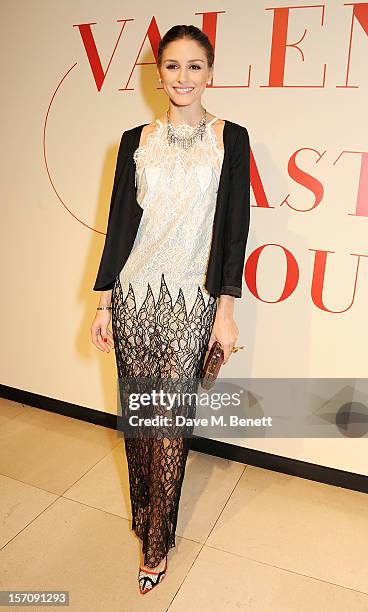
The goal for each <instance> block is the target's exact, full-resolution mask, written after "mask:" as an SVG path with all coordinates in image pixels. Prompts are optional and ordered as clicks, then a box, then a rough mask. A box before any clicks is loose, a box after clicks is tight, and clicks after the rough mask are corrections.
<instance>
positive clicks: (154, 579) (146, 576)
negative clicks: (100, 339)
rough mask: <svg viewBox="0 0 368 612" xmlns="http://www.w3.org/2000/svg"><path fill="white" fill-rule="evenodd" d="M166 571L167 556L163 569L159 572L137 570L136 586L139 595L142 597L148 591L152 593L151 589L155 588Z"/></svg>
mask: <svg viewBox="0 0 368 612" xmlns="http://www.w3.org/2000/svg"><path fill="white" fill-rule="evenodd" d="M166 569H167V555H166V557H165V567H164V569H163V570H161V571H159V572H149V571H148V570H144V569H142V568H139V573H138V584H139V591H140V593H141V594H142V595H144V594H145V593H148V591H152V589H153V588H154V587H155V586H157V585H158V584H159V583H160V582H161V581H162V580H163V578H164V577H165V574H166Z"/></svg>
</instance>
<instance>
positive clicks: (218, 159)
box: [133, 117, 224, 185]
mask: <svg viewBox="0 0 368 612" xmlns="http://www.w3.org/2000/svg"><path fill="white" fill-rule="evenodd" d="M216 119H217V117H214V118H213V119H212V120H211V121H209V122H208V123H207V124H206V130H205V133H204V136H203V138H202V140H201V139H200V138H199V139H197V140H196V141H195V142H194V144H193V146H192V147H189V149H182V148H181V147H179V146H175V145H173V144H169V142H168V140H167V138H165V137H164V132H165V131H166V129H167V128H166V124H164V123H162V121H160V120H159V119H156V121H155V123H157V124H158V127H156V129H155V130H154V131H153V132H151V133H150V134H148V136H147V139H146V142H145V144H143V145H141V146H140V147H138V148H137V149H135V151H134V154H133V159H134V162H135V165H136V179H135V180H136V185H137V166H138V167H139V168H140V169H143V168H144V167H145V166H146V165H147V163H148V162H149V163H150V165H151V166H160V167H161V168H164V170H165V174H166V176H171V177H172V176H173V175H174V174H175V170H176V168H177V164H179V165H180V166H181V168H182V170H183V171H184V172H185V173H188V174H189V173H191V171H192V169H193V166H208V165H212V166H213V167H214V168H215V169H216V170H217V175H218V177H219V175H220V172H221V166H222V161H223V156H224V149H222V148H220V147H219V144H218V139H217V136H216V133H215V131H214V129H213V127H212V123H213V122H214V121H215V120H216ZM175 131H176V133H177V134H178V135H179V136H184V137H185V136H190V135H191V134H192V132H193V126H191V125H188V124H187V123H182V124H180V125H177V126H175ZM173 152H174V154H173Z"/></svg>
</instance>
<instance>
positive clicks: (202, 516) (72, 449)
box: [0, 399, 368, 612]
mask: <svg viewBox="0 0 368 612" xmlns="http://www.w3.org/2000/svg"><path fill="white" fill-rule="evenodd" d="M123 444H124V442H123V441H122V439H121V438H120V437H118V436H117V434H116V432H115V431H113V430H110V429H105V428H103V427H99V426H95V425H91V424H88V423H85V422H82V421H78V420H76V419H71V418H67V417H63V416H60V415H58V414H53V413H49V412H47V411H44V410H39V409H36V408H30V407H27V406H22V405H21V404H16V403H13V402H10V401H7V400H3V399H0V489H1V492H0V493H1V497H0V499H1V519H2V529H1V532H0V548H1V555H0V568H1V569H0V590H11V589H23V590H24V589H27V590H38V589H40V590H47V589H52V590H68V591H69V593H70V605H69V607H68V609H69V610H71V611H73V612H74V611H78V612H79V611H83V612H84V611H86V612H105V611H106V612H118V611H121V612H134V611H135V610H142V611H144V610H150V611H151V612H162V611H166V610H169V611H170V612H188V611H190V612H197V611H198V612H199V611H200V612H205V611H207V610H208V611H219V612H220V611H221V612H228V611H232V610H234V611H235V610H236V611H237V612H238V611H239V610H246V611H248V610H249V611H252V612H294V611H298V612H307V611H308V612H314V611H318V612H320V610H323V612H329V611H333V612H340V611H341V612H342V611H344V612H345V611H346V610H353V611H354V612H360V611H364V612H367V610H368V563H367V555H366V551H367V544H368V496H367V495H365V494H363V493H357V492H354V491H347V490H344V489H339V488H337V487H332V486H328V485H323V484H320V483H315V482H311V481H308V480H304V479H301V478H296V477H291V476H287V475H284V474H279V473H275V472H271V471H267V470H263V469H260V468H255V467H252V466H245V465H242V464H239V463H236V462H231V461H227V460H223V459H217V458H215V457H209V456H206V455H203V454H201V453H196V452H194V451H191V452H190V453H189V458H188V463H187V468H186V474H185V479H184V484H183V490H182V497H181V504H180V510H179V520H178V528H177V545H176V547H175V548H174V549H172V550H171V551H170V552H169V555H168V572H167V575H166V577H165V579H164V581H163V582H162V584H160V585H159V586H158V587H157V589H155V590H154V591H153V592H152V593H148V594H147V595H144V596H142V595H140V594H139V592H138V583H137V570H138V562H139V545H140V542H139V540H138V538H137V537H136V536H135V535H134V533H133V532H132V531H131V529H130V507H129V488H128V474H127V465H126V459H125V454H124V447H123ZM1 609H2V610H6V609H10V607H9V608H6V607H2V608H1ZM27 609H41V608H35V607H28V608H27ZM42 609H51V610H60V607H55V606H54V607H49V606H48V607H47V608H42Z"/></svg>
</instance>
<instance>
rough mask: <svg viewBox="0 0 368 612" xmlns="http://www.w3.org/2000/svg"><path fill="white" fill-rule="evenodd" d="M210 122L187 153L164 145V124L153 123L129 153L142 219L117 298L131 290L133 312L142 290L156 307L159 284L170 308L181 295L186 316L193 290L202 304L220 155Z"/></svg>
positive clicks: (186, 130)
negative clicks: (141, 142) (150, 295)
mask: <svg viewBox="0 0 368 612" xmlns="http://www.w3.org/2000/svg"><path fill="white" fill-rule="evenodd" d="M216 119H217V117H214V118H213V119H212V120H211V121H210V122H208V123H207V125H206V129H205V134H204V136H203V139H202V140H201V139H200V138H199V139H197V140H196V141H195V142H194V144H193V146H192V147H189V148H188V149H182V148H181V147H179V146H177V145H175V144H169V142H168V140H167V124H164V123H162V122H161V121H160V120H159V119H157V120H156V123H157V127H156V129H155V130H154V131H153V132H151V133H150V134H148V137H147V141H146V143H145V144H144V145H142V146H140V147H138V148H137V149H136V150H135V151H134V156H133V157H134V162H135V166H136V169H135V172H136V186H137V202H138V204H139V205H140V206H141V207H142V208H143V214H142V218H141V221H140V224H139V227H138V231H137V235H136V237H135V241H134V244H133V247H132V250H131V252H130V255H129V258H128V260H127V262H126V263H125V266H124V267H123V269H122V270H121V272H120V282H121V286H122V291H123V296H126V295H127V293H128V291H129V290H130V291H132V290H133V291H134V296H135V304H136V309H137V313H138V312H139V309H140V307H141V305H142V304H143V302H144V300H145V298H146V296H147V291H148V290H149V288H148V286H150V287H151V290H152V292H153V296H154V299H155V302H156V303H157V301H158V298H159V294H160V288H161V284H162V282H165V283H166V286H167V289H168V291H169V293H170V295H171V299H172V305H174V304H175V301H176V300H177V298H178V297H179V292H180V289H181V290H182V293H183V296H184V299H185V304H186V309H187V314H188V315H189V313H190V311H191V308H192V307H193V305H194V302H195V301H196V298H197V296H198V287H200V289H201V293H202V295H203V299H204V301H205V303H207V302H208V299H209V296H210V294H209V293H208V292H207V290H206V289H205V287H204V282H205V273H206V269H207V262H208V257H209V251H210V245H211V239H212V226H213V219H214V214H215V207H216V198H217V190H218V184H219V179H220V173H221V168H222V162H223V155H224V150H223V149H221V148H220V147H219V145H218V141H217V136H216V134H215V131H214V129H213V127H212V123H213V122H214V121H216ZM175 130H176V132H177V133H179V134H180V135H184V136H187V135H190V134H191V133H192V131H193V127H192V126H190V125H188V124H186V123H184V124H181V125H178V126H175Z"/></svg>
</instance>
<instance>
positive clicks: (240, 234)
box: [220, 126, 250, 298]
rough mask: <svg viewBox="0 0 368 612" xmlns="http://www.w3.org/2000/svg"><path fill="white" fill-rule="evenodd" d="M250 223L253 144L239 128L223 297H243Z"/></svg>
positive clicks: (232, 171)
mask: <svg viewBox="0 0 368 612" xmlns="http://www.w3.org/2000/svg"><path fill="white" fill-rule="evenodd" d="M249 220H250V144H249V135H248V131H247V129H246V128H245V127H243V126H240V130H239V133H238V136H237V138H236V140H235V142H234V147H233V155H232V160H231V164H230V178H229V199H228V205H227V211H226V218H225V233H224V258H223V267H222V281H221V289H220V295H221V294H222V295H232V296H233V297H237V298H240V297H241V296H242V278H243V270H244V260H245V248H246V244H247V239H248V232H249Z"/></svg>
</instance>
